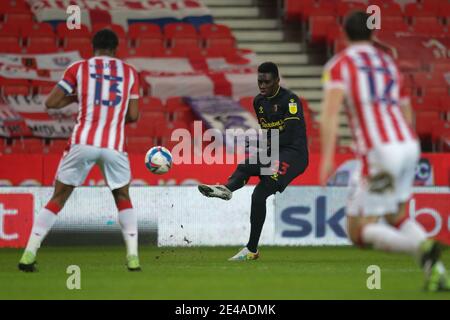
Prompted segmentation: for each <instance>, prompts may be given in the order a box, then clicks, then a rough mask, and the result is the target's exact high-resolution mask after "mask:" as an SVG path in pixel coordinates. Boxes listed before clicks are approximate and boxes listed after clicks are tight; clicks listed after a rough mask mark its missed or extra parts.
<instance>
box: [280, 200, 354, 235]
mask: <svg viewBox="0 0 450 320" xmlns="http://www.w3.org/2000/svg"><path fill="white" fill-rule="evenodd" d="M309 214H315V224H314V223H311V221H309V220H307V219H305V218H302V216H305V217H306V215H309ZM344 216H345V208H343V207H342V208H340V209H339V210H337V211H336V212H334V213H333V214H332V215H331V217H329V218H327V198H326V197H325V196H319V197H317V198H316V201H315V206H314V207H313V208H311V207H308V206H298V207H288V208H286V209H284V210H283V211H282V212H281V220H282V221H283V222H284V223H286V224H288V225H291V226H296V227H297V230H284V231H282V233H281V236H282V237H287V238H302V237H307V236H309V235H311V234H313V235H314V236H315V237H316V238H322V237H325V236H326V234H327V226H328V227H329V229H330V230H331V231H332V232H333V233H334V235H335V236H337V237H340V238H346V237H347V235H346V233H345V230H344V228H343V227H342V225H341V223H340V222H341V220H342V219H343V218H344ZM313 227H314V230H313Z"/></svg>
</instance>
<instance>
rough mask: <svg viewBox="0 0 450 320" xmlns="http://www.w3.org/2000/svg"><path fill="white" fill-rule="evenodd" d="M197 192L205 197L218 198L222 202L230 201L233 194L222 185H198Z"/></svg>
mask: <svg viewBox="0 0 450 320" xmlns="http://www.w3.org/2000/svg"><path fill="white" fill-rule="evenodd" d="M198 191H200V192H201V194H203V195H204V196H206V197H210V198H219V199H223V200H230V199H231V197H232V196H233V193H232V192H231V191H230V190H229V189H228V188H227V187H225V186H224V185H215V186H213V185H207V184H200V185H199V186H198Z"/></svg>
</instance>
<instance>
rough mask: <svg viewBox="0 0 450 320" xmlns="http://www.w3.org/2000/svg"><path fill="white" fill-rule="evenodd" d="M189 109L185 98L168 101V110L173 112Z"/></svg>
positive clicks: (172, 98) (169, 99)
mask: <svg viewBox="0 0 450 320" xmlns="http://www.w3.org/2000/svg"><path fill="white" fill-rule="evenodd" d="M185 107H187V105H186V103H185V102H184V100H183V97H170V98H168V99H167V101H166V110H167V111H173V110H176V109H182V108H185Z"/></svg>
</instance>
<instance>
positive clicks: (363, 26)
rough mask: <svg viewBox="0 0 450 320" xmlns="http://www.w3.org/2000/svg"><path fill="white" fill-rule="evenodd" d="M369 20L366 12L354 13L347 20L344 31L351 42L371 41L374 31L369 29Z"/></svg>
mask: <svg viewBox="0 0 450 320" xmlns="http://www.w3.org/2000/svg"><path fill="white" fill-rule="evenodd" d="M368 18H369V15H368V14H367V13H365V12H364V11H354V12H352V13H350V14H349V15H348V16H347V17H346V18H345V22H344V29H345V33H346V34H347V37H348V38H349V40H350V41H364V40H370V38H371V37H372V30H371V29H369V28H368V27H367V19H368Z"/></svg>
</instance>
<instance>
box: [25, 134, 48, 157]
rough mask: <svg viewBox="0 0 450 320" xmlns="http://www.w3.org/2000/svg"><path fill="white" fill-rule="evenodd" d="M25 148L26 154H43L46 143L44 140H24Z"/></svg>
mask: <svg viewBox="0 0 450 320" xmlns="http://www.w3.org/2000/svg"><path fill="white" fill-rule="evenodd" d="M23 148H24V152H26V153H43V152H44V148H45V143H44V140H42V139H38V138H31V139H23Z"/></svg>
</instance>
